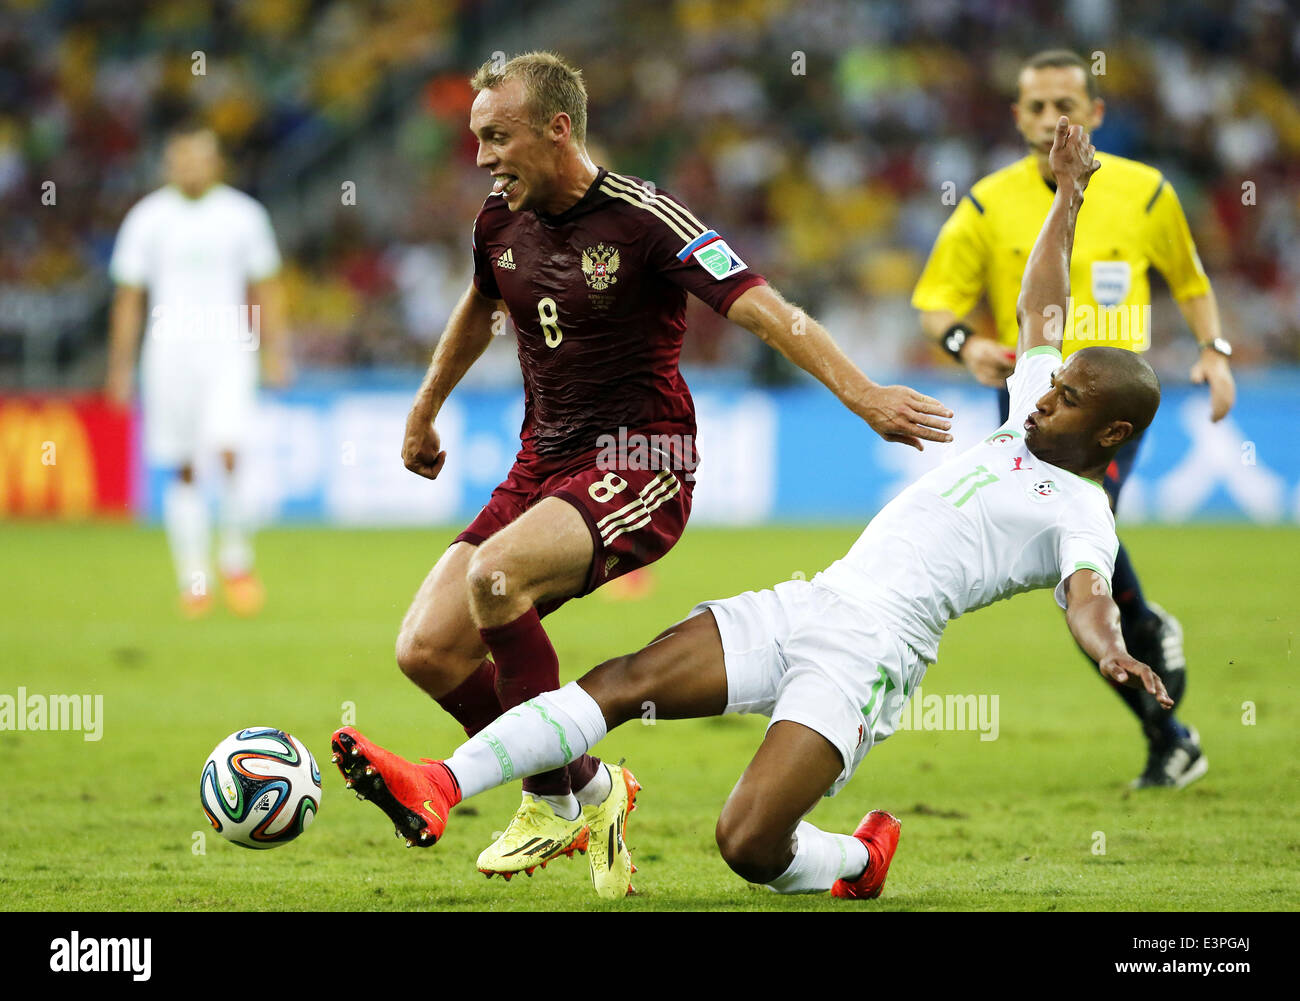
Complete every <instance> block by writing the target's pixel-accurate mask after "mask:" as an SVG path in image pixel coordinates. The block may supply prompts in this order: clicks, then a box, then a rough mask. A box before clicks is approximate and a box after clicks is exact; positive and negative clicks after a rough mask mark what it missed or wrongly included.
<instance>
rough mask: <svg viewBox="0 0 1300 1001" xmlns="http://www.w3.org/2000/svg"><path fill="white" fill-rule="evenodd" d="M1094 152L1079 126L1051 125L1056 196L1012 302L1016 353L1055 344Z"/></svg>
mask: <svg viewBox="0 0 1300 1001" xmlns="http://www.w3.org/2000/svg"><path fill="white" fill-rule="evenodd" d="M1095 152H1096V148H1095V147H1094V146H1093V145H1092V143H1090V142H1089V141H1088V136H1087V135H1086V134H1085V133H1084V131H1083V127H1082V126H1079V125H1074V126H1071V125H1070V120H1069V119H1068V118H1066V117H1064V116H1062V117H1061V119H1060V121H1058V122H1057V123H1056V138H1055V140H1054V141H1053V143H1052V152H1051V154H1050V155H1049V157H1048V162H1049V163H1050V164H1051V166H1052V170H1053V172H1054V173H1055V174H1056V197H1055V198H1053V199H1052V207H1051V209H1050V210H1049V211H1048V213H1047V219H1046V221H1044V223H1043V228H1042V229H1041V230H1040V231H1039V233H1038V239H1037V240H1036V241H1034V249H1033V250H1031V251H1030V253H1029V260H1028V261H1027V262H1026V264H1025V276H1024V278H1023V280H1022V281H1021V283H1020V300H1019V301H1018V302H1017V303H1016V322H1017V323H1018V324H1019V326H1020V340H1019V343H1018V344H1017V345H1016V354H1017V355H1022V354H1024V353H1025V352H1026V351H1029V350H1030V349H1032V348H1037V347H1042V346H1043V345H1049V346H1051V347H1057V348H1059V347H1060V346H1061V338H1062V335H1063V333H1064V330H1065V310H1066V306H1067V300H1068V299H1069V297H1070V254H1071V252H1072V251H1073V249H1074V223H1075V220H1076V219H1077V218H1078V217H1079V208H1080V207H1081V206H1082V205H1083V190H1084V188H1086V187H1087V186H1088V179H1089V178H1090V177H1092V175H1093V174H1094V173H1096V171H1097V170H1098V168H1099V167H1100V166H1101V164H1099V163H1097V162H1096V161H1095V160H1094V159H1093V154H1094V153H1095Z"/></svg>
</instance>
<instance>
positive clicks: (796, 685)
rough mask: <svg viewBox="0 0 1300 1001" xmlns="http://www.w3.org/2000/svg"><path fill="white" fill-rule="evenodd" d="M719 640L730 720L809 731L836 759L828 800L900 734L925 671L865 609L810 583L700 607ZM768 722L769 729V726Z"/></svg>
mask: <svg viewBox="0 0 1300 1001" xmlns="http://www.w3.org/2000/svg"><path fill="white" fill-rule="evenodd" d="M706 608H707V609H709V610H711V611H712V612H713V617H714V619H715V620H716V621H717V623H718V631H719V632H720V633H721V634H722V651H723V656H724V660H725V664H726V670H727V708H726V709H725V710H724V712H728V713H751V712H756V713H762V714H763V715H764V716H768V717H770V719H771V721H772V723H777V722H779V721H781V720H790V721H791V722H794V723H801V724H803V725H804V726H806V727H808V728H809V729H811V730H815V731H816V732H817V733H820V734H821V735H822V736H823V737H825V738H826V739H827V740H829V741H830V742H831V744H832V745H834V746H835V748H836V749H837V750H838V751H839V752H840V757H841V759H843V761H844V771H842V772H841V773H840V777H839V778H838V779H837V780H836V781H835V783H834V785H832V786H831V788H830V789H829V790H828V791H827V793H826V795H827V796H834V795H835V794H836V793H837V792H839V791H840V789H842V788H843V787H844V784H845V783H846V782H848V780H849V779H850V778H852V777H853V773H854V772H855V771H856V770H857V767H858V765H859V764H861V763H862V759H863V758H864V757H866V754H867V751H869V750H870V749H871V747H872V746H873V745H874V744H877V743H879V742H880V741H882V740H884V739H885V738H886V737H888V736H889V735H890V734H892V733H893V732H894V730H895V729H896V728H897V727H898V723H899V720H900V719H901V717H902V713H903V706H904V705H905V704H906V703H907V699H908V697H909V696H910V695H911V694H912V692H914V691H916V688H917V686H918V685H919V684H920V683H921V679H922V678H923V677H924V676H925V668H926V664H925V662H924V661H923V660H922V659H921V657H920V655H918V654H917V652H916V651H915V650H913V649H912V648H911V647H910V646H908V644H907V643H906V642H904V641H903V640H902V639H900V638H899V637H898V636H896V635H895V634H894V633H893V632H892V631H891V630H890V629H889V628H888V627H887V626H885V625H884V624H883V623H881V622H880V621H878V620H877V619H876V617H874V616H873V615H872V614H871V613H870V611H868V610H866V609H864V608H862V606H860V605H855V604H852V603H851V602H847V601H845V600H844V599H843V598H841V597H840V596H839V595H838V594H837V593H836V592H834V591H832V590H830V589H829V588H827V587H824V586H822V585H821V584H818V583H815V582H813V581H805V580H790V581H784V582H782V583H780V584H777V585H776V587H775V588H774V589H772V590H770V591H746V592H745V593H744V594H738V595H736V597H734V598H725V599H723V600H721V601H705V602H701V603H700V604H698V605H696V606H695V608H694V609H692V610H691V614H692V615H694V614H697V613H699V612H702V611H703V610H704V609H706ZM770 726H771V724H769V727H770Z"/></svg>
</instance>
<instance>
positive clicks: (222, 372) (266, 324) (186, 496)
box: [106, 128, 288, 618]
mask: <svg viewBox="0 0 1300 1001" xmlns="http://www.w3.org/2000/svg"><path fill="white" fill-rule="evenodd" d="M165 170H166V177H167V184H166V185H165V186H164V187H162V188H159V189H158V190H157V191H154V192H153V193H151V194H149V195H146V196H145V197H144V198H142V199H141V200H140V201H139V202H137V203H136V205H135V206H134V207H133V208H132V209H131V211H130V212H128V213H127V215H126V219H125V220H124V221H123V223H122V228H121V230H120V232H119V233H118V237H117V244H116V245H115V247H114V248H113V258H112V262H111V264H110V267H109V270H110V274H111V275H112V278H113V281H114V282H115V283H116V285H117V290H116V293H115V295H114V299H113V310H112V318H111V327H110V331H109V357H108V379H107V385H106V392H107V393H108V395H109V397H110V398H112V399H114V400H116V401H117V402H119V403H121V404H126V403H127V402H129V400H130V398H131V393H132V381H133V380H132V376H133V371H134V368H135V354H136V345H137V343H138V341H139V339H140V330H141V327H142V325H145V307H146V300H147V303H148V310H149V314H148V321H147V330H146V332H145V335H144V346H143V348H142V350H141V360H140V383H141V396H142V402H143V405H144V407H143V408H144V439H145V451H146V454H147V455H148V457H149V459H150V460H151V461H152V462H154V463H156V464H158V465H161V466H165V467H168V468H169V469H174V470H175V477H174V478H173V479H172V480H171V481H170V482H169V483H168V485H167V487H166V491H165V493H164V495H163V522H164V525H165V526H166V530H167V539H168V543H169V544H170V546H171V551H172V558H173V561H174V563H175V567H176V576H177V581H178V583H179V587H180V596H181V610H182V612H183V613H184V614H186V615H187V616H189V617H191V618H194V617H198V616H200V615H203V614H205V613H206V612H207V611H208V610H209V609H210V607H211V603H212V600H211V592H212V587H211V582H212V571H211V563H210V561H211V555H210V550H211V527H210V523H211V519H210V514H209V510H208V504H207V501H206V499H205V497H204V494H203V491H202V488H201V486H200V484H199V483H197V482H196V480H195V475H194V471H195V464H196V462H197V460H198V458H199V456H200V455H201V454H211V453H220V456H221V463H222V467H223V474H222V483H221V489H220V503H219V513H218V517H219V523H220V542H219V550H218V559H217V563H218V568H219V570H220V572H221V577H222V586H223V587H222V589H223V593H224V595H225V598H226V602H227V604H228V605H229V606H230V608H231V610H232V611H234V612H236V613H237V614H240V615H253V614H255V613H256V612H257V611H258V610H260V608H261V606H262V601H263V591H262V584H261V581H260V580H259V579H258V577H257V575H256V573H255V572H254V569H253V548H252V538H251V534H252V533H251V527H250V525H249V519H248V514H247V506H246V504H245V502H244V500H243V493H242V490H241V485H240V482H239V473H240V468H241V467H240V463H239V452H240V450H241V447H242V446H243V444H244V442H245V438H246V436H247V434H248V430H249V427H248V425H249V421H250V418H251V416H252V410H253V402H254V395H255V391H256V386H257V375H258V372H257V368H258V364H257V363H258V357H259V355H260V356H261V358H262V360H263V367H264V368H265V374H266V377H267V381H268V382H269V383H271V384H273V385H281V384H283V383H284V382H285V381H286V379H287V377H288V361H287V358H288V354H287V341H286V339H285V337H284V336H283V323H282V317H281V311H282V300H281V295H280V288H279V281H278V278H277V277H276V275H277V272H278V271H279V270H280V253H279V251H278V250H277V248H276V244H275V234H274V233H273V232H272V230H271V221H270V218H269V216H268V215H267V212H266V209H264V208H263V207H262V206H261V205H260V204H259V203H258V202H257V201H256V200H254V199H253V198H251V197H249V196H248V195H246V194H244V193H243V192H241V191H237V190H235V189H234V188H232V187H230V186H228V185H226V184H223V183H221V181H220V176H221V156H220V151H219V149H218V146H217V139H216V136H214V135H213V133H212V132H210V131H208V130H207V129H194V128H182V129H181V130H179V131H177V132H175V133H173V134H172V135H171V137H170V138H169V140H168V142H167V146H166V150H165Z"/></svg>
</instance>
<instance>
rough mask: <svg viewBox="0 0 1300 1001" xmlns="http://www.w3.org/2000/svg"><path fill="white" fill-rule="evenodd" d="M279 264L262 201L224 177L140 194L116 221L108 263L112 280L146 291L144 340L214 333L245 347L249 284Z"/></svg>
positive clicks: (183, 341)
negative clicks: (188, 189) (204, 185)
mask: <svg viewBox="0 0 1300 1001" xmlns="http://www.w3.org/2000/svg"><path fill="white" fill-rule="evenodd" d="M279 269H280V253H279V251H278V250H277V248H276V245H275V234H274V232H273V231H272V229H271V220H270V217H269V216H268V215H267V212H266V209H265V208H263V207H262V205H261V204H260V203H259V202H257V201H256V199H254V198H252V197H250V196H249V195H246V194H244V193H243V192H242V191H237V190H235V189H234V188H232V187H230V186H229V185H225V184H217V185H213V186H212V187H211V188H209V189H208V190H207V191H205V192H204V193H203V194H202V195H200V196H199V197H198V198H187V197H186V196H185V195H184V194H182V193H181V191H180V190H179V189H178V188H176V187H174V186H172V185H168V186H167V187H164V188H159V189H158V190H157V191H155V192H153V193H151V194H149V195H146V196H145V197H144V198H142V199H141V200H140V201H139V202H137V203H136V205H135V206H134V207H133V208H132V209H131V211H130V212H128V213H127V215H126V219H125V220H124V221H123V222H122V228H121V230H120V231H119V233H118V236H117V244H116V245H115V246H114V248H113V258H112V261H111V262H110V264H109V272H110V274H111V276H112V278H113V281H115V282H117V283H118V284H121V285H134V286H138V287H143V288H145V289H146V290H147V292H148V295H149V322H148V325H147V326H148V335H147V339H146V345H147V344H148V339H149V338H152V339H155V340H161V339H164V338H166V339H168V340H170V339H173V338H174V339H176V340H177V341H179V342H180V343H181V344H182V345H183V346H184V345H185V344H186V343H193V342H197V341H204V340H207V341H212V340H218V341H223V342H229V343H231V344H232V345H234V346H238V347H242V348H244V349H245V350H247V349H249V348H250V347H253V348H255V347H256V339H255V337H254V336H253V335H254V334H255V333H256V325H255V324H250V322H249V320H250V311H249V310H248V308H247V305H248V285H249V284H250V283H253V282H258V281H261V280H262V279H264V278H269V277H270V276H271V275H273V274H275V273H276V272H277V271H278V270H279ZM250 326H252V327H253V329H252V331H250ZM250 342H251V343H250Z"/></svg>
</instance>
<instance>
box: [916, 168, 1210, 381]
mask: <svg viewBox="0 0 1300 1001" xmlns="http://www.w3.org/2000/svg"><path fill="white" fill-rule="evenodd" d="M1097 159H1098V160H1099V161H1100V162H1101V165H1102V166H1101V169H1100V170H1099V171H1097V173H1096V174H1094V175H1093V177H1092V180H1091V181H1089V182H1088V191H1087V193H1086V194H1085V196H1084V201H1083V208H1082V209H1080V210H1079V220H1078V223H1077V224H1076V226H1075V234H1074V256H1073V258H1072V261H1071V265H1070V296H1071V300H1070V303H1069V304H1068V308H1067V310H1066V315H1065V316H1064V317H1063V318H1062V319H1063V320H1064V325H1065V342H1064V343H1063V344H1062V345H1061V354H1062V355H1063V356H1064V355H1068V354H1069V353H1070V352H1071V351H1077V350H1078V349H1079V348H1084V347H1088V346H1089V345H1091V344H1108V345H1111V346H1112V347H1121V348H1128V349H1129V350H1131V351H1145V350H1146V349H1147V348H1149V347H1150V346H1151V338H1150V323H1151V285H1150V282H1149V280H1148V277H1147V269H1148V268H1150V267H1154V268H1155V269H1156V270H1157V271H1159V272H1160V273H1161V274H1162V275H1163V276H1164V278H1165V281H1167V282H1168V283H1169V288H1170V290H1171V291H1172V293H1173V297H1174V299H1176V300H1178V301H1180V302H1181V301H1182V300H1184V299H1191V298H1194V297H1196V296H1198V295H1204V294H1205V293H1207V292H1209V290H1210V281H1209V279H1208V278H1206V276H1205V270H1204V269H1203V268H1202V267H1201V259H1200V257H1199V256H1198V255H1197V253H1196V245H1195V244H1194V243H1193V242H1192V234H1191V232H1190V231H1189V230H1188V228H1187V219H1186V217H1185V216H1184V215H1183V209H1182V206H1181V205H1180V204H1179V202H1178V196H1177V195H1176V194H1174V189H1173V187H1172V186H1171V185H1170V184H1169V182H1168V181H1166V180H1165V179H1164V178H1163V177H1162V176H1161V174H1160V172H1159V171H1158V170H1156V169H1155V168H1154V167H1148V166H1146V165H1145V164H1141V163H1138V162H1136V161H1134V160H1126V159H1124V158H1123V157H1119V156H1112V155H1110V154H1108V153H1098V154H1097ZM1052 197H1053V191H1052V189H1051V188H1049V187H1048V185H1047V182H1046V181H1044V180H1043V178H1042V175H1040V174H1039V173H1038V158H1037V157H1036V156H1034V155H1033V154H1030V155H1029V156H1026V157H1025V158H1024V159H1023V160H1020V161H1018V162H1017V163H1013V164H1012V165H1011V166H1009V167H1006V168H1004V169H1002V170H999V171H997V172H996V173H993V174H989V175H988V176H987V177H985V178H983V179H981V180H980V181H977V182H976V183H975V185H974V186H973V187H972V188H971V192H970V194H969V195H967V196H966V197H965V198H963V199H962V200H961V202H960V203H959V204H958V205H957V208H956V209H954V210H953V213H952V215H951V216H949V217H948V221H947V222H946V223H944V226H943V229H942V230H940V231H939V238H938V240H936V241H935V245H934V249H933V250H932V251H931V252H930V259H929V261H927V262H926V265H925V270H924V271H923V272H922V274H921V280H920V281H919V282H917V285H916V290H915V291H914V292H913V293H912V305H913V306H915V307H916V308H917V309H919V310H923V311H930V310H950V311H951V312H952V313H953V314H955V315H956V316H957V317H959V318H960V317H963V316H965V315H967V314H968V313H969V312H970V311H971V310H972V309H973V308H974V307H975V305H976V304H977V303H978V302H979V300H980V297H981V296H982V295H983V294H984V293H985V292H987V293H988V298H989V306H990V308H991V309H992V311H993V318H994V320H995V321H996V323H997V329H998V339H999V340H1000V341H1001V342H1002V343H1003V344H1005V345H1007V346H1008V347H1013V348H1014V347H1015V344H1016V337H1017V334H1018V330H1017V328H1016V300H1017V299H1018V298H1019V296H1020V281H1021V279H1022V278H1023V277H1024V273H1025V261H1026V260H1027V259H1028V257H1029V251H1030V250H1031V249H1032V248H1033V246H1034V241H1035V240H1036V239H1037V238H1038V232H1039V230H1040V229H1042V226H1043V220H1044V219H1045V218H1047V212H1048V210H1049V209H1050V208H1051V204H1052Z"/></svg>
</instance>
